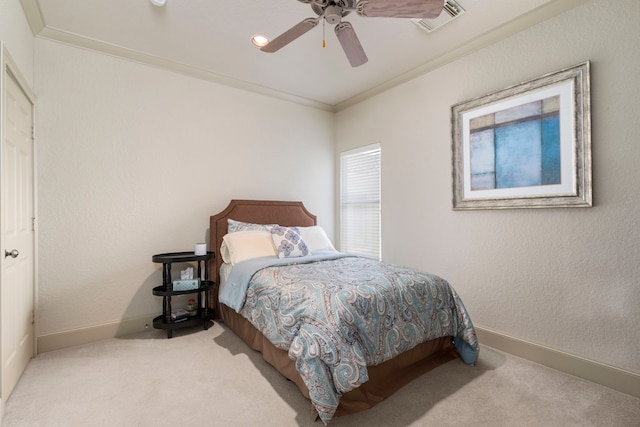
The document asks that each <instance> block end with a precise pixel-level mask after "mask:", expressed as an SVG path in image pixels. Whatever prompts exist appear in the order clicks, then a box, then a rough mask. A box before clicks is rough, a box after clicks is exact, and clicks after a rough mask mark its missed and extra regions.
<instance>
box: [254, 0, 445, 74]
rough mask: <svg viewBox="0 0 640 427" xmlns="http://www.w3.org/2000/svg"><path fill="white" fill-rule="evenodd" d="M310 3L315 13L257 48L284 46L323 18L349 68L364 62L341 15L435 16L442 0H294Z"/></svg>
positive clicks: (262, 49)
mask: <svg viewBox="0 0 640 427" xmlns="http://www.w3.org/2000/svg"><path fill="white" fill-rule="evenodd" d="M298 1H300V2H302V3H307V4H310V5H311V9H313V11H314V12H315V13H316V15H318V16H317V17H315V18H307V19H305V20H303V21H302V22H299V23H298V24H296V25H294V26H293V27H291V28H290V29H288V30H287V31H285V32H284V33H282V34H280V35H279V36H278V37H276V38H275V39H273V40H271V41H270V42H269V43H268V44H267V45H266V46H263V47H261V48H260V50H261V51H263V52H269V53H273V52H276V51H278V50H280V49H281V48H283V47H285V46H286V45H288V44H289V43H291V42H292V41H294V40H295V39H297V38H298V37H300V36H302V35H303V34H305V33H306V32H307V31H309V30H311V29H312V28H314V27H315V26H316V25H318V22H320V21H321V20H323V19H324V20H325V21H326V22H328V23H329V24H332V25H334V24H335V28H334V30H335V33H336V37H337V38H338V41H339V42H340V44H341V45H342V49H343V50H344V53H345V54H346V55H347V59H348V60H349V63H350V64H351V66H352V67H358V66H360V65H362V64H364V63H366V62H367V61H368V58H367V54H366V53H365V52H364V49H363V48H362V45H361V44H360V40H358V36H357V35H356V32H355V30H354V29H353V26H352V25H351V24H350V23H349V22H347V21H343V20H342V18H343V17H345V16H347V15H348V14H349V13H351V12H356V13H357V14H358V15H360V16H363V17H367V18H368V17H381V18H427V19H432V18H437V17H438V16H439V15H440V12H442V9H443V7H444V3H445V0H360V1H358V0H298Z"/></svg>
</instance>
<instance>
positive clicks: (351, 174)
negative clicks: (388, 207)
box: [340, 144, 381, 259]
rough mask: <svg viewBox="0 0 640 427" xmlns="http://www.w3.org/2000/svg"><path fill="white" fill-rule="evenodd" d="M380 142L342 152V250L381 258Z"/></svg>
mask: <svg viewBox="0 0 640 427" xmlns="http://www.w3.org/2000/svg"><path fill="white" fill-rule="evenodd" d="M380 158H381V150H380V144H372V145H367V146H366V147H361V148H357V149H355V150H350V151H345V152H343V153H342V154H341V155H340V178H341V180H340V181H341V183H340V187H341V189H340V199H341V200H340V217H341V218H340V230H341V232H340V250H341V251H343V252H349V253H354V254H358V255H362V256H366V257H371V258H377V259H380V258H381V239H380V216H381V209H380V207H381V206H380V169H381V168H380V164H381V162H380Z"/></svg>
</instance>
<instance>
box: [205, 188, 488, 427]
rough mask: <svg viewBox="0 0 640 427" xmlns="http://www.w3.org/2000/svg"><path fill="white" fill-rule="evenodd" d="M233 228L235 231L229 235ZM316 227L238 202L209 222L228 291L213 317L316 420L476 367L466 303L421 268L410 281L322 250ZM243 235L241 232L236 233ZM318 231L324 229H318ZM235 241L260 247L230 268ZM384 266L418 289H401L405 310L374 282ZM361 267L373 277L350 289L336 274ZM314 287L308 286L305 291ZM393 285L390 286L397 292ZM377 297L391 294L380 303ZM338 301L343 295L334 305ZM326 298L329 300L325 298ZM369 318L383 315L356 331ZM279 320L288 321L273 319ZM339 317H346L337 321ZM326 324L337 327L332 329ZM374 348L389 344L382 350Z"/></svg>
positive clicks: (406, 274) (283, 207) (285, 208)
mask: <svg viewBox="0 0 640 427" xmlns="http://www.w3.org/2000/svg"><path fill="white" fill-rule="evenodd" d="M230 224H231V226H232V227H233V228H234V230H229V225H230ZM261 225H264V226H261ZM243 226H246V227H248V228H243ZM238 227H239V228H238ZM252 227H254V228H252ZM274 227H276V228H274ZM235 228H238V229H237V230H235ZM318 229H319V227H317V218H316V216H315V215H313V214H311V213H310V212H309V211H308V210H307V209H306V208H305V207H304V205H303V204H302V202H298V201H263V200H232V201H231V202H230V203H229V205H228V206H227V208H226V209H224V210H223V211H222V212H220V213H218V214H215V215H212V216H211V217H210V244H211V248H212V250H215V251H216V254H217V255H218V253H219V252H220V251H221V250H222V251H224V254H222V253H221V254H220V256H216V257H215V258H214V259H213V260H212V261H211V262H212V266H211V270H212V271H213V272H214V274H215V279H216V283H218V284H221V271H222V272H223V274H222V280H223V283H222V285H223V286H222V287H219V288H221V290H219V291H218V292H213V293H212V296H211V298H212V301H211V306H212V307H215V316H216V318H218V319H219V320H221V321H222V322H223V323H224V324H225V325H226V326H227V327H228V328H229V329H230V330H231V331H233V332H234V333H235V334H236V335H238V336H239V337H240V338H241V339H242V340H243V341H244V342H246V343H247V345H248V346H249V347H251V348H252V349H254V350H257V351H259V352H261V353H262V356H263V358H264V360H265V361H267V362H268V363H269V364H271V365H272V366H273V367H274V368H276V369H277V370H278V371H279V372H280V373H281V374H282V375H284V376H285V377H286V378H288V379H289V380H291V381H292V382H294V383H295V384H296V385H297V386H298V388H299V389H300V392H301V393H302V394H303V395H304V396H305V397H306V398H308V399H310V401H311V408H312V414H313V415H314V416H319V417H320V419H321V420H322V421H323V422H324V423H325V424H326V423H328V422H329V421H330V420H331V418H332V417H334V416H341V415H347V414H351V413H355V412H359V411H362V410H366V409H368V408H371V407H372V406H374V405H376V404H378V403H380V402H381V401H383V400H384V399H385V398H387V397H389V396H390V395H392V394H393V393H395V392H396V391H397V390H399V389H400V388H401V387H402V386H404V385H406V384H407V383H409V382H410V381H411V380H413V379H415V378H417V377H418V376H420V375H422V374H424V373H426V372H428V371H429V370H432V369H434V368H436V367H438V366H440V365H442V364H444V363H447V362H449V361H451V360H453V359H456V358H461V359H462V361H463V362H464V363H466V364H468V365H474V364H475V361H476V360H477V356H478V349H479V347H478V341H477V337H476V334H475V330H474V329H473V325H472V323H471V320H470V319H469V316H468V313H467V312H466V310H465V308H464V305H463V304H462V301H460V299H459V297H458V295H457V294H456V293H455V290H453V288H451V287H450V286H449V284H448V283H447V282H446V281H445V280H443V279H441V278H439V277H438V276H435V275H431V274H429V273H424V272H415V274H419V275H420V276H419V277H414V276H413V274H414V272H413V271H410V270H409V269H404V268H403V267H397V266H389V265H387V264H385V263H379V262H378V261H373V260H370V259H366V258H360V257H353V256H349V255H348V254H341V253H338V252H336V251H335V249H333V248H332V246H331V243H330V242H328V243H327V245H328V247H327V248H324V246H323V245H324V241H323V240H322V238H320V240H318V239H316V238H315V237H313V236H316V234H313V235H312V234H309V233H311V231H313V233H316V232H318ZM274 230H276V231H277V230H280V231H282V230H284V231H285V232H287V233H290V234H291V235H293V236H297V237H296V239H298V238H300V239H299V240H300V245H299V246H300V247H302V248H303V249H305V248H306V247H307V246H309V248H307V249H309V250H308V251H307V252H309V253H307V252H303V254H302V255H300V254H299V253H298V254H296V253H295V252H296V251H298V252H299V251H300V250H299V249H298V247H297V246H296V247H295V248H293V251H294V254H293V255H291V256H288V255H285V256H283V252H282V248H283V246H284V247H285V248H284V250H285V252H286V250H289V251H291V248H290V247H286V245H288V244H289V242H290V241H286V240H282V241H281V242H282V244H280V246H278V241H277V240H276V239H277V238H280V239H283V237H278V236H276V231H274ZM230 231H232V232H230ZM238 231H242V233H240V234H238ZM264 231H269V233H271V237H272V238H273V239H274V240H273V242H274V244H275V245H276V247H278V248H279V249H280V251H278V250H276V256H273V257H272V258H274V260H275V261H273V262H272V260H270V259H266V258H271V257H265V258H263V257H260V256H256V255H261V254H263V253H262V252H261V251H260V249H259V248H260V245H261V244H262V243H264V244H265V245H266V242H265V240H264V239H266V237H265V233H264ZM319 232H321V233H323V231H322V230H321V229H320V230H319ZM225 236H227V237H226V238H225ZM301 236H305V237H304V239H307V240H308V241H309V242H312V243H313V245H315V247H316V248H320V249H322V250H316V248H311V246H313V245H312V244H311V243H309V244H307V245H306V246H305V244H304V242H303V241H302V240H303V238H301ZM240 238H242V239H240ZM243 239H244V240H243ZM255 239H260V240H255ZM309 239H311V240H309ZM238 241H242V242H243V243H242V244H243V245H245V247H246V245H248V244H250V245H251V248H252V250H253V248H255V254H251V255H247V256H245V257H244V258H242V257H240V258H238V257H236V259H235V262H234V263H233V264H232V263H231V262H233V261H234V259H233V257H234V256H236V254H234V252H233V251H234V246H233V245H234V244H236V243H237V242H238ZM247 242H248V243H247ZM253 242H260V243H253ZM319 242H320V243H319ZM289 246H291V245H289ZM236 247H239V246H236ZM311 249H313V250H311ZM324 249H326V250H324ZM332 249H333V250H332ZM265 250H267V247H266V246H265ZM236 252H237V253H240V252H239V251H236ZM242 254H243V255H244V254H245V252H242ZM222 255H224V256H222ZM278 255H279V256H278ZM224 261H227V262H224ZM360 263H364V264H360ZM249 264H250V265H249ZM382 264H384V268H388V266H389V268H392V269H393V272H392V273H387V272H386V271H387V270H385V273H384V274H385V275H389V277H391V276H393V277H399V278H400V279H399V282H407V283H409V284H411V286H412V287H411V291H408V290H404V289H403V290H402V291H401V292H400V294H401V295H402V297H401V298H400V299H401V301H403V302H402V303H401V305H402V307H396V308H394V307H391V308H389V307H387V306H386V304H387V302H386V301H387V299H388V298H387V297H388V295H386V294H385V293H387V291H386V290H383V291H380V286H379V285H377V283H378V282H377V280H378V279H377V278H376V277H375V276H372V274H373V272H374V271H376V270H377V269H378V265H381V267H380V268H382ZM311 270H314V273H313V274H317V272H316V271H315V270H318V271H321V272H322V274H321V276H323V277H330V278H333V279H332V280H333V282H332V281H331V280H329V281H328V282H327V283H324V284H321V285H320V284H316V282H315V280H316V277H315V276H313V280H314V282H310V280H311V274H312V273H311V272H310V271H311ZM356 270H357V271H363V273H364V272H366V273H367V274H366V275H367V277H366V279H365V278H364V277H363V278H362V279H358V280H359V282H358V283H357V284H356V283H355V282H353V280H352V279H351V278H349V279H348V281H349V283H343V282H346V280H347V279H344V278H338V277H341V276H337V275H339V274H342V272H348V273H353V272H354V271H356ZM230 272H231V273H230ZM236 273H237V274H236ZM345 274H346V273H345ZM273 277H276V278H281V279H284V280H285V282H283V284H278V285H277V286H275V285H274V284H272V283H271V282H269V281H270V280H272V278H273ZM239 278H241V279H239ZM249 278H250V279H251V283H249V282H248V279H249ZM336 278H337V279H336ZM371 280H376V282H375V283H376V285H375V286H373V287H372V288H371V289H374V288H375V290H374V291H370V289H369V287H367V286H370V285H367V284H366V282H367V281H371ZM394 280H395V279H394ZM243 281H245V282H246V285H244V287H243V285H239V286H237V285H238V284H239V283H245V282H243ZM421 281H422V282H424V283H427V282H428V285H424V286H423V285H420V286H417V285H416V283H418V284H420V283H422V282H421ZM338 282H340V283H338ZM352 282H353V283H352ZM308 283H312V284H311V285H310V286H306V287H305V286H303V285H308ZM396 286H397V284H393V285H392V287H393V288H394V289H396ZM238 287H239V288H240V289H239V290H238V289H237V288H238ZM225 288H226V290H225ZM283 289H286V293H281V294H278V295H275V296H274V294H273V293H272V294H269V293H267V292H284V291H283ZM309 289H313V292H316V291H317V289H320V290H319V291H317V292H319V293H318V295H319V298H318V299H317V300H311V303H310V304H308V306H305V307H304V310H306V311H305V312H303V313H302V314H301V315H300V319H311V320H310V321H306V322H305V321H303V320H300V319H297V320H292V319H293V315H294V314H296V313H299V312H300V310H301V308H299V307H297V306H296V307H295V308H293V309H292V308H291V307H292V304H293V303H292V302H291V300H293V299H294V297H295V296H296V295H298V296H299V295H300V294H301V292H303V295H304V297H303V298H302V299H305V300H309V295H310V294H311V293H312V291H310V290H309ZM393 292H396V291H393ZM393 292H392V293H393ZM236 294H237V295H236ZM381 294H385V295H386V296H382V297H380V295H381ZM334 295H342V296H345V295H347V297H346V300H344V299H343V300H339V301H338V302H335V301H333V296H334ZM354 295H355V296H354ZM363 295H364V297H363ZM434 296H435V298H434ZM296 298H297V297H296ZM329 298H331V299H332V300H331V302H328V301H329ZM380 298H382V299H380ZM429 298H432V299H429ZM412 300H424V301H423V302H424V303H425V304H426V306H425V307H428V310H427V309H424V310H422V309H420V310H416V309H414V308H410V307H409V306H408V301H412ZM345 301H351V302H353V304H351V302H345ZM381 301H383V303H381ZM405 303H407V304H405ZM381 304H382V305H385V306H384V309H380V307H381ZM318 306H321V307H325V306H326V307H329V308H328V309H327V310H329V309H331V310H333V309H334V308H335V309H336V313H334V312H331V313H325V314H322V315H321V314H318V313H319V309H318ZM347 306H348V307H347ZM336 307H338V308H336ZM309 310H311V312H309ZM309 313H311V314H309ZM371 313H373V315H374V316H378V315H382V317H379V318H378V317H376V321H375V322H371V323H372V324H371V325H369V326H367V327H368V328H370V329H366V328H367V327H364V328H365V329H366V331H364V332H359V331H358V330H357V329H356V326H357V325H358V324H359V323H363V322H364V321H365V320H366V319H364V318H368V317H371V316H372V314H371ZM276 315H281V316H282V317H281V318H277V317H276ZM323 315H324V316H326V317H325V318H324V320H322V319H321V318H322V316H323ZM337 318H340V320H339V322H338V321H337V320H336V319H337ZM344 318H347V319H348V320H344ZM318 319H320V320H318ZM363 319H364V320H363ZM370 320H371V319H369V320H368V321H370ZM343 321H345V322H346V323H345V324H346V326H345V324H343V323H342V322H343ZM414 321H415V322H414ZM269 322H274V323H269ZM403 322H404V323H403ZM411 322H414V323H415V324H414V323H411ZM400 323H402V325H403V326H402V328H401V329H400V330H393V331H392V332H393V333H391V332H390V331H391V329H393V328H395V327H396V326H397V325H396V324H400ZM427 324H433V325H435V326H434V327H433V329H434V330H433V331H429V332H428V333H427V332H422V329H420V328H427V327H428V328H431V327H432V326H429V325H427ZM328 325H331V327H332V328H333V327H335V329H331V330H329V326H328ZM416 325H418V326H416ZM380 330H384V331H383V332H384V333H386V334H387V335H384V338H381V337H382V335H380V336H378V335H377V334H378V333H381V332H380ZM418 332H420V333H422V335H420V333H418ZM278 334H280V335H278ZM323 334H326V335H323ZM438 334H440V335H443V336H437V335H438ZM405 335H406V336H405ZM319 336H320V337H321V338H318V337H319ZM376 346H380V347H384V349H383V350H384V351H383V350H378V349H377V347H376ZM389 353H390V354H389ZM340 359H342V360H340Z"/></svg>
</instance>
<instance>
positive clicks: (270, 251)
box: [220, 230, 277, 264]
mask: <svg viewBox="0 0 640 427" xmlns="http://www.w3.org/2000/svg"><path fill="white" fill-rule="evenodd" d="M220 255H221V256H222V260H223V261H224V262H226V263H229V264H236V263H239V262H241V261H246V260H248V259H252V258H258V257H264V256H276V255H277V254H276V249H275V248H274V246H273V241H272V240H271V233H270V232H268V231H262V230H253V231H237V232H235V233H229V234H225V236H224V237H223V238H222V246H220Z"/></svg>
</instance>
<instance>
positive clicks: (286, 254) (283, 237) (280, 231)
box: [271, 225, 309, 258]
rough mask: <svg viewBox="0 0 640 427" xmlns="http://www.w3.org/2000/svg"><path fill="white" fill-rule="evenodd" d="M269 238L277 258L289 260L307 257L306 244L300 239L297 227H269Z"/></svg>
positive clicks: (307, 249)
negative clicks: (271, 240)
mask: <svg viewBox="0 0 640 427" xmlns="http://www.w3.org/2000/svg"><path fill="white" fill-rule="evenodd" d="M271 238H272V239H273V245H274V246H275V247H276V252H277V253H278V258H291V257H301V256H307V255H309V248H308V247H307V244H306V243H305V242H304V240H302V237H300V230H298V227H282V226H279V225H274V226H272V227H271Z"/></svg>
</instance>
